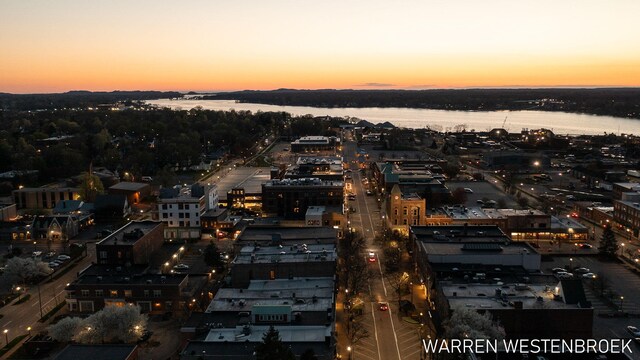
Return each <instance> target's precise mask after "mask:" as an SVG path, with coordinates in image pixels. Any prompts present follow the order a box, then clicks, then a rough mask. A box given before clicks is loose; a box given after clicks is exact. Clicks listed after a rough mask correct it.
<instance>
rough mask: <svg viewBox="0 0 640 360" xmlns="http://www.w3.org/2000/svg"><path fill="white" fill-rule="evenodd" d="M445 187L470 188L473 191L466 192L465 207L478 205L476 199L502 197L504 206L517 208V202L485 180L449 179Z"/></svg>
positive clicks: (453, 188) (450, 188)
mask: <svg viewBox="0 0 640 360" xmlns="http://www.w3.org/2000/svg"><path fill="white" fill-rule="evenodd" d="M498 186H499V185H498ZM447 187H448V188H449V190H451V191H453V190H455V189H456V188H463V189H464V188H468V189H471V191H473V192H470V193H466V194H467V202H466V203H465V206H467V207H474V206H475V207H477V206H479V204H478V200H483V199H489V200H493V201H496V202H499V201H500V199H502V200H503V201H504V203H505V206H506V208H518V203H517V202H516V201H515V200H514V199H513V198H511V197H510V196H509V195H507V194H505V193H504V192H503V191H501V190H500V189H499V188H498V187H496V186H494V185H492V184H490V183H488V182H486V181H450V182H448V183H447Z"/></svg>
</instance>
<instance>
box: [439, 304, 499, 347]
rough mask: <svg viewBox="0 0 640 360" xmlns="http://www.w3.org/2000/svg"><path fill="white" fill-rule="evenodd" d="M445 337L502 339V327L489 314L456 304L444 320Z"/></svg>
mask: <svg viewBox="0 0 640 360" xmlns="http://www.w3.org/2000/svg"><path fill="white" fill-rule="evenodd" d="M443 325H444V330H445V337H446V338H448V339H465V338H469V339H496V340H501V339H504V336H505V332H504V328H503V327H502V326H501V325H500V323H499V322H497V321H494V320H493V318H492V317H491V314H490V313H488V312H485V313H484V314H480V313H479V312H477V311H476V310H475V309H470V308H466V307H462V306H458V307H455V308H453V309H452V313H451V316H450V317H449V319H447V320H446V321H445V322H444V324H443Z"/></svg>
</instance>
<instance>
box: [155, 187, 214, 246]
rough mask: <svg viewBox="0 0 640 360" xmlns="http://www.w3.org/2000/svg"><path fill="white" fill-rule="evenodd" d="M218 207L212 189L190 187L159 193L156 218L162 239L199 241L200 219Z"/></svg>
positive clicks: (162, 190)
mask: <svg viewBox="0 0 640 360" xmlns="http://www.w3.org/2000/svg"><path fill="white" fill-rule="evenodd" d="M216 207H218V192H217V188H216V186H215V185H200V184H193V185H191V186H190V187H186V186H185V187H174V188H170V189H161V190H160V196H159V198H158V217H159V219H160V221H162V222H164V224H165V229H164V237H165V239H199V238H200V235H201V220H200V218H201V217H202V215H203V214H204V213H205V212H207V211H208V210H211V209H215V208H216Z"/></svg>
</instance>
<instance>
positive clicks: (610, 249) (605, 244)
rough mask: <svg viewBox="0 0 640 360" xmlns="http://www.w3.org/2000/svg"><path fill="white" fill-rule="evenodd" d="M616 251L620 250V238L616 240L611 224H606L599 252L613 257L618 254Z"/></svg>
mask: <svg viewBox="0 0 640 360" xmlns="http://www.w3.org/2000/svg"><path fill="white" fill-rule="evenodd" d="M616 251H618V240H616V236H615V234H614V233H613V230H611V226H605V228H604V231H603V232H602V237H601V238H600V245H599V246H598V253H600V255H603V256H606V257H609V258H613V257H615V256H616Z"/></svg>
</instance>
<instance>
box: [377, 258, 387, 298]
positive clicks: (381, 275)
mask: <svg viewBox="0 0 640 360" xmlns="http://www.w3.org/2000/svg"><path fill="white" fill-rule="evenodd" d="M378 269H379V270H380V280H382V290H384V296H385V297H387V287H386V286H384V275H383V274H382V265H380V257H379V256H378Z"/></svg>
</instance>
